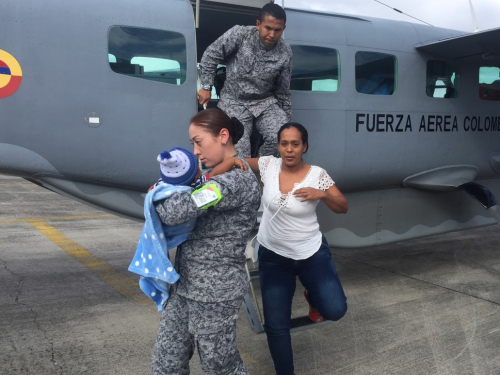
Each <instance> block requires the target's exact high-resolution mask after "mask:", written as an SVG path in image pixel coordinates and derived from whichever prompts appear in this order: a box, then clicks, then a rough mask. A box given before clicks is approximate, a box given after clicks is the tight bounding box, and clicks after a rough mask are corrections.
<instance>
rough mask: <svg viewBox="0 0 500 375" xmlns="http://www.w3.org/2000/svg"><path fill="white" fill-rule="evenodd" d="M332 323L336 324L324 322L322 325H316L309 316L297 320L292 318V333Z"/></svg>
mask: <svg viewBox="0 0 500 375" xmlns="http://www.w3.org/2000/svg"><path fill="white" fill-rule="evenodd" d="M332 323H334V321H333V320H324V321H322V322H321V323H314V322H313V321H312V320H311V319H309V316H307V315H305V316H299V317H297V318H292V329H290V332H297V331H302V330H304V329H309V328H314V327H321V326H325V325H328V324H332Z"/></svg>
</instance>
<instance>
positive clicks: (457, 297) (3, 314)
mask: <svg viewBox="0 0 500 375" xmlns="http://www.w3.org/2000/svg"><path fill="white" fill-rule="evenodd" d="M141 228H142V224H141V223H138V222H134V221H130V220H127V219H123V218H119V217H116V216H113V215H109V214H107V213H104V212H101V211H98V210H96V209H93V208H89V207H87V206H85V205H82V204H80V203H77V202H75V201H72V200H70V199H67V198H64V197H61V196H59V195H57V194H55V193H52V192H50V191H47V190H45V189H43V188H40V187H38V186H36V185H33V184H31V183H29V182H26V181H25V180H23V179H20V178H15V177H9V176H1V175H0V374H2V375H3V374H5V375H7V374H8V375H11V374H35V375H45V374H57V375H62V374H70V375H73V374H92V375H100V374H102V375H110V374H120V375H141V374H150V373H151V370H150V357H151V350H152V347H153V345H154V341H155V337H156V329H157V325H158V320H159V314H158V312H157V311H156V308H155V307H154V306H153V304H152V303H151V302H149V300H147V299H146V298H145V297H144V296H143V295H142V292H141V291H140V289H139V287H138V285H137V277H135V275H134V274H131V273H130V272H128V271H127V267H128V265H129V263H130V261H131V258H132V256H133V254H134V251H135V246H136V244H137V241H138V238H139V234H140V232H141ZM332 254H333V256H334V260H335V262H336V266H337V270H338V272H339V275H340V278H341V280H342V283H343V285H344V289H345V292H346V295H347V297H348V305H349V310H348V312H347V314H346V316H345V317H344V318H343V319H342V320H340V321H339V322H336V323H333V324H329V325H324V326H321V327H314V326H313V328H311V329H308V330H304V331H300V332H295V333H293V335H292V340H293V348H294V353H295V368H296V374H297V375H312V374H315V375H317V374H339V375H340V374H342V375H347V374H353V375H364V374H404V375H414V374H415V375H416V374H422V375H423V374H426V375H427V374H437V375H450V374H475V375H480V374H481V375H482V374H500V350H499V347H500V307H499V304H500V228H499V227H498V226H496V225H495V226H490V227H485V228H479V229H474V230H468V231H464V232H460V233H449V234H444V235H439V236H434V237H428V238H424V239H419V240H412V241H406V242H402V243H397V244H391V245H386V246H380V247H377V248H365V249H359V250H352V249H332ZM255 286H256V287H257V288H258V282H255ZM302 290H303V288H302V286H301V285H300V283H298V285H297V292H296V298H295V300H294V306H293V314H294V316H299V315H304V314H306V312H307V305H306V303H305V301H304V299H303V297H302ZM238 348H239V350H240V353H241V355H242V358H243V361H244V362H245V364H246V366H247V367H248V369H249V371H250V373H251V374H255V375H260V374H273V373H274V370H273V364H272V360H271V357H270V355H269V351H268V348H267V342H266V336H265V334H254V333H253V332H252V331H251V330H250V328H249V326H248V324H247V322H246V319H245V317H244V315H243V314H242V312H240V320H239V322H238ZM191 373H192V374H195V375H198V374H202V371H201V369H200V366H199V361H198V359H197V355H196V354H195V356H194V357H193V360H192V361H191Z"/></svg>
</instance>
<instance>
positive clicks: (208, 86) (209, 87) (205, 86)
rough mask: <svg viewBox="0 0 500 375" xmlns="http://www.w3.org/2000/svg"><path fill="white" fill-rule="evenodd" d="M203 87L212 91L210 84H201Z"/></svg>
mask: <svg viewBox="0 0 500 375" xmlns="http://www.w3.org/2000/svg"><path fill="white" fill-rule="evenodd" d="M201 88H202V89H203V90H207V91H212V86H210V85H201Z"/></svg>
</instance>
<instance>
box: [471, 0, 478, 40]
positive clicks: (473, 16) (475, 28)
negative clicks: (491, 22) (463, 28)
mask: <svg viewBox="0 0 500 375" xmlns="http://www.w3.org/2000/svg"><path fill="white" fill-rule="evenodd" d="M469 5H470V14H471V17H472V24H473V25H474V32H475V33H477V32H478V31H479V27H477V18H476V12H474V7H473V6H472V0H469Z"/></svg>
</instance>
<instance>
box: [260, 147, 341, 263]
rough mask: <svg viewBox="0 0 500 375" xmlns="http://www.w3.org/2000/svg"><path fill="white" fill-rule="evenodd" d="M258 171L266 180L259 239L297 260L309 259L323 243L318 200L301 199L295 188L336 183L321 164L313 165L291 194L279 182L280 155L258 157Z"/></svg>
mask: <svg viewBox="0 0 500 375" xmlns="http://www.w3.org/2000/svg"><path fill="white" fill-rule="evenodd" d="M259 171H260V176H261V179H262V182H263V184H264V192H263V194H262V204H263V206H264V213H263V215H262V220H261V222H260V226H259V233H258V234H257V240H258V241H259V243H260V244H262V245H263V246H264V247H266V248H268V249H269V250H272V251H274V252H275V253H277V254H279V255H281V256H284V257H287V258H291V259H294V260H300V259H306V258H309V257H310V256H311V255H313V254H314V253H315V252H316V251H318V249H319V247H320V246H321V232H320V230H319V224H318V218H317V216H316V206H317V205H318V203H319V201H318V200H316V201H306V202H300V199H298V198H295V197H294V196H293V192H294V191H295V190H297V189H300V188H302V187H312V188H315V189H321V190H324V191H326V190H328V188H330V186H332V185H334V184H335V183H334V182H333V180H332V179H331V178H330V176H329V175H328V173H327V172H326V171H325V170H324V169H323V168H320V167H317V166H314V165H313V166H311V168H310V170H309V172H308V173H307V175H306V176H305V177H304V179H303V180H302V181H301V182H299V183H296V184H295V185H294V187H293V189H292V191H290V192H289V193H288V194H282V193H281V191H280V186H279V174H280V172H281V158H275V157H274V156H264V157H261V158H259Z"/></svg>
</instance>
